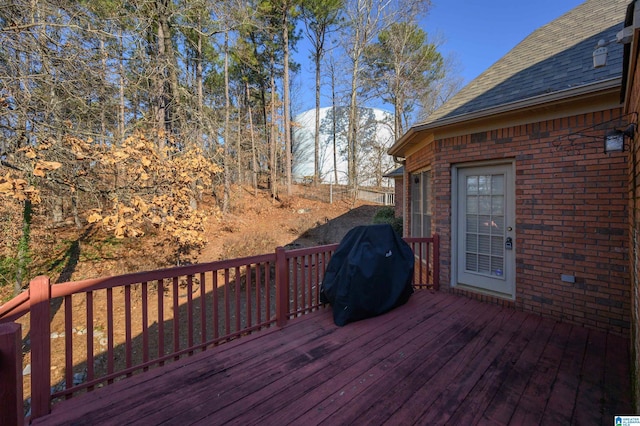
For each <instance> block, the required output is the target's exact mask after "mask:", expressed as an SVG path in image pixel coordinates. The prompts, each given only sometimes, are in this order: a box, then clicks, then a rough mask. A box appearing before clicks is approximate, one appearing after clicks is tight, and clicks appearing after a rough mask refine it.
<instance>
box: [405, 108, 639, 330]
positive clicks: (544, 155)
mask: <svg viewBox="0 0 640 426" xmlns="http://www.w3.org/2000/svg"><path fill="white" fill-rule="evenodd" d="M621 114H622V111H621V110H620V109H615V110H611V111H604V112H599V113H590V114H583V115H579V116H574V117H566V118H562V119H557V120H552V121H548V122H540V123H532V124H528V125H522V126H515V127H510V128H505V129H501V130H496V131H488V132H482V133H477V134H472V135H464V136H459V137H455V138H450V139H444V140H436V141H435V142H434V143H432V144H429V145H428V146H426V147H425V148H423V149H422V150H420V151H418V152H416V153H415V154H414V155H412V156H411V157H409V158H407V162H406V169H407V171H408V172H412V171H415V170H418V169H420V168H423V167H425V166H431V168H432V182H433V185H434V188H433V189H434V190H433V198H434V200H433V203H434V204H433V205H434V207H435V210H434V222H433V223H434V230H435V232H437V233H439V234H440V246H441V251H440V253H441V265H440V271H441V272H440V282H441V288H442V289H445V291H446V289H447V287H448V285H449V283H450V277H451V262H450V255H451V233H450V229H451V165H452V164H456V163H460V164H462V163H470V162H476V161H493V160H502V159H509V160H513V161H514V162H515V169H516V177H515V178H516V229H515V232H516V240H515V248H516V300H515V301H514V302H512V301H503V300H500V299H497V298H493V297H488V296H479V295H475V294H473V293H468V294H469V295H471V296H473V297H477V298H481V299H482V300H487V301H494V302H497V303H501V304H507V305H510V306H515V307H516V308H518V309H522V310H525V311H531V312H536V313H540V314H542V315H545V316H548V317H551V318H555V319H558V320H562V321H564V322H569V323H575V324H582V325H586V326H589V327H593V328H599V329H605V330H611V331H613V332H615V333H619V334H626V333H628V331H629V327H630V323H631V317H630V312H631V308H630V303H629V300H630V296H631V295H630V291H629V282H628V276H629V232H628V225H627V220H628V193H627V190H628V189H627V186H628V177H627V171H628V166H627V155H626V154H625V153H616V154H604V153H603V152H602V137H603V136H604V133H605V131H606V129H607V128H609V127H607V126H613V125H614V124H617V122H616V123H614V124H603V125H602V126H599V127H597V128H598V129H599V130H597V131H596V130H590V131H588V132H587V131H585V129H590V128H593V126H595V125H598V124H599V123H604V122H608V121H610V120H612V119H614V118H617V117H619V116H620V115H621ZM570 134H572V135H576V134H585V135H586V136H584V137H580V136H577V135H576V137H575V138H574V137H571V138H569V137H568V136H569V135H570ZM592 136H596V137H597V138H594V137H592ZM405 194H406V195H407V196H410V194H409V193H405ZM407 225H408V224H407ZM406 229H411V228H410V227H408V228H406ZM562 274H569V275H574V276H575V277H576V282H575V283H566V282H563V281H561V279H560V277H561V275H562ZM456 292H459V293H465V292H464V291H460V290H456ZM465 294H467V293H465Z"/></svg>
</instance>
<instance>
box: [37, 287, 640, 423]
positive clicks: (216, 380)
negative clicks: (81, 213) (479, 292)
mask: <svg viewBox="0 0 640 426" xmlns="http://www.w3.org/2000/svg"><path fill="white" fill-rule="evenodd" d="M630 394H631V390H630V372H629V341H628V340H626V339H624V338H621V337H618V336H614V335H610V334H606V333H603V332H599V331H593V330H588V329H585V328H582V327H577V326H572V325H567V324H562V323H559V322H555V321H551V320H547V319H541V318H540V317H538V316H536V315H531V314H525V313H522V312H517V311H513V310H510V309H505V308H500V307H497V306H493V305H487V304H483V303H481V302H477V301H474V300H470V299H467V298H463V297H458V296H454V295H449V294H443V293H435V294H432V293H431V292H429V291H420V292H417V293H415V294H414V295H413V296H412V297H411V299H410V300H409V302H408V303H407V304H406V305H404V306H402V307H400V308H397V309H395V310H393V311H392V312H389V313H388V314H386V315H383V316H380V317H376V318H372V319H369V320H365V321H360V322H356V323H352V324H348V325H347V326H345V327H337V326H335V325H334V324H333V321H332V316H331V312H330V310H328V309H325V310H321V311H319V312H316V313H313V314H310V315H305V316H303V317H300V318H298V319H296V320H292V321H290V322H289V323H288V325H287V326H285V327H284V328H281V329H276V328H273V329H269V330H265V331H263V332H260V333H257V334H255V335H252V336H250V337H246V338H241V339H239V340H236V341H233V342H231V343H228V344H224V345H221V346H219V347H217V348H215V349H212V350H209V351H206V352H203V353H200V354H197V355H195V356H192V357H190V358H186V359H182V360H180V361H177V362H175V363H172V364H170V365H168V366H166V367H162V368H156V369H154V370H151V371H148V372H146V373H142V374H138V375H136V376H134V377H132V378H129V379H126V380H123V381H120V382H117V383H115V384H113V385H110V386H107V387H105V388H101V389H98V390H96V391H93V392H90V393H88V394H85V395H82V396H80V397H76V398H73V399H70V400H67V401H63V402H61V403H58V404H56V405H54V406H53V410H52V413H51V414H50V415H48V416H46V417H42V418H39V419H36V420H34V422H33V423H34V424H37V425H44V424H87V425H89V424H91V425H95V424H114V425H124V424H154V425H155V424H175V425H187V424H206V425H214V424H238V425H249V424H260V425H284V424H298V425H305V426H306V425H312V424H318V423H326V424H372V425H378V424H383V423H389V424H394V425H399V424H402V425H407V424H418V425H435V424H451V425H457V424H514V425H531V424H549V425H551V424H553V425H563V424H572V423H573V424H581V425H597V424H604V425H612V424H613V415H614V414H631V403H630V400H631V397H630Z"/></svg>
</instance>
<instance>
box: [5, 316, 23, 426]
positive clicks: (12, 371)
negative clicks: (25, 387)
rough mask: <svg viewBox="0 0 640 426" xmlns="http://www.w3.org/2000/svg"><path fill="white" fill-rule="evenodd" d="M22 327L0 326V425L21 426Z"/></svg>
mask: <svg viewBox="0 0 640 426" xmlns="http://www.w3.org/2000/svg"><path fill="white" fill-rule="evenodd" d="M21 343H22V326H21V325H20V324H16V323H14V322H11V323H6V324H0V384H1V385H0V401H2V403H1V404H0V424H2V425H7V426H13V425H17V426H22V424H24V413H23V408H22V398H23V393H22V351H21V348H22V344H21Z"/></svg>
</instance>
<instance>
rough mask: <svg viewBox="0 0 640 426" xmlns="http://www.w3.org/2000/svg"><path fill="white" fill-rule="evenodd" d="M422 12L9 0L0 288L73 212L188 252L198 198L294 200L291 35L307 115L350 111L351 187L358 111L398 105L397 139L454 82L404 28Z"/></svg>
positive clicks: (401, 4)
mask: <svg viewBox="0 0 640 426" xmlns="http://www.w3.org/2000/svg"><path fill="white" fill-rule="evenodd" d="M429 7H430V2H429V1H420V0H402V1H397V2H387V1H379V0H306V1H300V0H271V1H261V0H255V1H254V0H250V1H237V0H225V1H217V0H215V1H214V0H193V1H185V0H145V1H134V2H130V1H126V0H82V1H50V0H49V1H48V0H9V1H8V2H5V3H4V4H3V5H1V6H0V161H1V164H2V169H3V170H2V173H1V175H2V177H0V194H1V195H3V196H4V197H6V198H7V199H9V200H11V203H12V204H13V205H14V206H17V207H18V208H17V209H15V210H14V215H13V217H11V214H10V213H8V212H5V213H3V215H4V217H3V220H2V223H3V228H4V234H5V235H4V236H5V244H4V247H3V249H2V252H1V253H0V256H2V257H1V258H0V272H1V273H2V276H3V280H2V283H1V284H0V285H4V284H7V283H8V282H12V283H13V284H14V286H15V291H16V292H19V291H20V290H21V289H22V287H23V285H24V283H25V282H26V281H28V277H27V276H26V275H27V269H28V264H29V235H30V227H31V224H32V221H33V215H34V214H35V215H39V217H42V218H43V221H44V222H45V223H47V224H48V225H50V226H52V227H53V226H56V225H57V224H61V223H63V222H64V221H65V220H66V218H69V217H70V218H73V222H74V223H75V226H77V227H78V228H82V227H83V226H85V225H86V224H87V223H95V224H96V225H99V226H102V227H104V228H106V229H108V230H110V231H112V232H113V233H114V235H115V236H116V237H117V238H123V237H137V236H141V235H144V234H145V232H147V231H148V230H151V229H153V230H155V231H159V232H162V233H164V234H165V235H166V236H167V238H169V239H171V240H172V241H173V242H174V244H175V245H176V247H177V251H178V252H189V251H190V250H193V249H198V248H199V247H201V246H202V244H204V238H203V236H202V233H201V231H202V226H203V220H204V217H205V215H206V214H217V212H204V211H202V210H201V209H199V208H198V204H199V201H200V200H201V197H202V195H203V194H204V193H209V194H211V193H212V194H213V195H214V196H215V197H216V199H217V200H218V205H219V210H220V212H226V211H227V210H228V209H229V202H230V197H229V194H230V191H231V188H232V185H234V184H244V185H251V186H253V188H254V190H256V191H257V190H258V188H259V187H263V188H268V189H269V190H270V191H271V194H272V196H273V197H274V198H276V197H278V194H279V193H280V192H281V191H286V192H290V188H291V184H292V175H291V163H292V159H291V153H292V140H291V129H292V127H293V126H295V123H294V122H292V118H291V117H292V110H293V107H292V101H291V98H292V94H291V91H290V90H291V86H292V85H291V78H292V76H295V75H296V74H297V72H298V70H299V67H300V64H299V63H296V62H295V61H293V59H292V57H293V56H292V55H293V53H294V52H295V51H296V50H297V49H298V48H299V46H300V45H301V44H302V42H303V41H304V40H306V41H307V44H308V45H310V46H311V49H310V50H311V52H310V54H309V56H308V58H309V60H310V61H313V64H314V68H315V87H316V89H315V96H316V109H317V110H319V108H320V103H321V94H322V93H323V90H324V91H326V92H328V93H331V103H332V106H333V107H334V108H337V107H338V106H342V107H346V108H348V129H349V130H348V135H347V141H348V150H347V151H348V152H345V153H343V155H344V156H345V157H346V158H347V159H348V163H349V173H348V174H349V183H350V185H353V186H356V185H357V184H358V159H359V158H360V157H359V156H360V151H361V150H362V149H366V148H363V147H364V146H365V145H364V141H363V138H362V137H361V135H360V133H359V122H360V121H359V111H360V110H361V108H362V107H363V106H366V105H367V102H368V101H369V100H370V99H371V98H372V97H376V98H378V99H381V100H382V101H383V102H385V103H386V104H388V105H389V107H390V109H393V110H394V112H395V129H394V134H395V135H396V137H398V136H399V135H401V134H402V133H403V131H404V130H406V129H407V128H408V125H409V124H411V123H412V122H414V121H415V120H416V119H418V118H420V117H424V116H425V115H428V113H429V112H430V111H432V110H433V109H434V108H435V107H436V106H437V105H438V104H439V103H441V102H442V101H443V100H444V98H446V97H447V96H448V94H450V93H452V91H453V90H455V88H456V87H457V86H458V85H459V81H457V80H456V79H451V78H450V77H448V73H447V70H448V69H449V64H448V62H447V61H446V60H445V58H443V57H442V55H440V53H438V50H437V43H434V42H433V41H432V40H430V39H429V38H428V36H427V33H426V32H425V31H424V30H422V29H420V28H419V26H418V24H417V22H418V19H419V18H420V17H422V16H424V14H425V13H427V11H428V8H429ZM305 37H306V39H305ZM305 53H306V52H305ZM325 81H326V82H328V83H326V84H323V83H325ZM324 86H328V87H324ZM323 87H324V89H323ZM452 89H453V90H452ZM293 96H294V97H296V96H299V94H296V93H294V94H293ZM343 110H344V108H343ZM319 125H320V124H319V120H316V129H318V128H319ZM317 133H318V132H317V131H316V134H317ZM317 144H318V142H317V140H316V150H315V151H316V159H315V160H316V174H315V176H314V180H316V181H317V179H318V167H317V164H318V158H317V152H318V147H317ZM15 211H19V212H21V217H17V216H16V214H15ZM9 276H10V278H8V277H9Z"/></svg>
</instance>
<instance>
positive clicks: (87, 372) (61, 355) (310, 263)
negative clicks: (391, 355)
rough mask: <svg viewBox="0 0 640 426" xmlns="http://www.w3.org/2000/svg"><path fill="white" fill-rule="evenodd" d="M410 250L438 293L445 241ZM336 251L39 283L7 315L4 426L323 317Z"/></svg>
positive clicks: (280, 253) (1, 335) (1, 320)
mask: <svg viewBox="0 0 640 426" xmlns="http://www.w3.org/2000/svg"><path fill="white" fill-rule="evenodd" d="M405 240H406V241H407V242H408V243H409V245H410V246H411V247H412V249H413V252H414V254H415V256H416V268H415V273H414V280H413V284H414V286H415V287H416V288H433V289H435V290H437V289H438V276H439V271H438V264H439V259H438V246H439V244H438V236H437V235H434V237H432V238H407V239H405ZM337 246H338V245H337V244H332V245H326V246H319V247H313V248H303V249H296V250H285V249H284V248H282V247H279V248H278V249H276V251H275V253H272V254H265V255H260V256H253V257H247V258H242V259H233V260H224V261H219V262H211V263H204V264H198V265H189V266H182V267H177V268H170V269H163V270H156V271H151V272H140V273H134V274H127V275H121V276H115V277H107V278H97V279H89V280H83V281H75V282H66V283H61V284H55V285H53V286H52V285H50V281H49V278H47V277H44V276H40V277H37V278H35V279H33V280H32V281H31V283H30V286H29V289H28V290H27V291H25V292H23V293H22V294H20V295H19V296H18V297H16V298H15V299H13V300H11V301H9V302H8V303H6V304H4V305H2V306H0V360H1V362H0V380H1V381H2V383H3V389H4V390H3V392H1V395H0V397H1V398H0V399H1V400H2V401H3V402H2V404H0V405H1V407H0V424H3V425H5V424H6V425H11V424H22V423H23V421H24V420H25V417H24V411H23V407H27V408H28V410H29V412H28V413H27V418H31V419H33V418H37V417H41V416H43V415H46V414H48V413H49V412H50V409H51V404H52V402H55V401H56V400H59V399H62V398H71V397H73V396H74V395H77V394H79V393H83V392H87V391H91V390H93V389H95V388H97V387H102V386H107V385H109V384H111V383H113V382H114V381H117V380H121V379H123V378H126V377H129V376H131V375H133V374H137V373H139V372H141V371H147V370H149V369H150V368H154V367H157V366H161V365H165V364H168V363H171V362H173V361H175V360H178V359H180V358H181V357H185V356H190V355H192V354H194V353H196V352H199V351H203V350H205V349H206V348H208V347H211V346H215V345H218V344H221V343H223V342H227V341H230V340H233V339H237V338H239V337H241V336H243V335H248V334H250V333H252V332H254V331H256V330H259V329H263V328H266V327H271V326H276V325H277V326H284V325H285V324H286V322H287V321H288V320H290V319H292V318H294V317H297V316H300V315H304V314H307V313H309V312H312V311H314V310H317V309H321V308H322V304H321V303H320V283H321V282H322V279H323V276H324V272H325V269H326V265H327V264H328V263H329V260H330V259H331V256H332V254H333V253H334V251H335V249H336V248H337ZM60 311H62V312H61V313H59V312H60ZM15 321H18V322H15ZM21 327H24V328H25V330H21ZM24 370H30V373H28V374H27V373H26V372H25V373H23V371H24ZM4 384H6V386H4ZM23 390H24V392H23ZM25 397H26V398H27V401H28V403H23V399H24V398H25Z"/></svg>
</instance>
